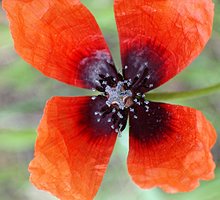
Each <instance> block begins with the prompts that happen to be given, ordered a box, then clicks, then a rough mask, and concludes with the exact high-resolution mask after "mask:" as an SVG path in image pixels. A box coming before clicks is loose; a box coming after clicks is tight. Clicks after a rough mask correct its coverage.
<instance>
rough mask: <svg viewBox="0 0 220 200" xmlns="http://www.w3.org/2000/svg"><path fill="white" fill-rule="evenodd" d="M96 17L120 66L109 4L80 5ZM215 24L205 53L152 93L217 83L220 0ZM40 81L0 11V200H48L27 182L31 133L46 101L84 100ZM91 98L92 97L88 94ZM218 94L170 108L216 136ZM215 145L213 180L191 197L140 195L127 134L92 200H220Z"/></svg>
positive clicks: (106, 0)
mask: <svg viewBox="0 0 220 200" xmlns="http://www.w3.org/2000/svg"><path fill="white" fill-rule="evenodd" d="M82 2H83V3H85V5H87V6H88V8H89V9H90V10H91V11H92V13H93V14H94V15H95V17H96V19H97V21H98V23H99V25H100V27H101V29H102V31H103V33H104V35H105V38H106V40H107V41H108V44H109V46H110V49H111V50H112V53H113V57H114V59H115V61H116V64H117V66H120V57H119V44H118V38H117V31H116V25H115V21H114V15H113V0H94V1H91V0H83V1H82ZM215 3H216V7H215V22H214V30H213V35H212V38H211V40H210V41H209V43H208V45H207V47H206V49H205V51H203V53H202V54H201V55H200V56H199V57H198V58H197V59H196V60H195V61H194V62H193V64H192V65H191V66H190V67H188V68H187V69H186V70H184V71H183V72H182V73H181V74H179V75H178V76H176V77H175V78H174V79H172V80H171V81H169V82H168V83H167V84H165V85H164V86H162V87H160V88H158V89H157V91H181V90H190V89H196V88H202V87H206V86H210V85H212V84H215V83H219V82H220V1H219V0H216V1H215ZM180 48H181V47H180ZM86 94H88V91H86V90H81V89H77V88H73V87H70V86H67V85H65V84H62V83H60V82H57V81H55V80H52V79H49V78H46V77H44V76H43V75H42V74H41V73H39V72H38V71H37V70H35V69H34V68H32V67H30V66H29V65H28V64H27V63H25V62H24V61H23V60H22V59H21V58H19V57H18V56H17V54H16V53H15V51H14V48H13V42H12V39H11V35H10V33H9V29H8V22H7V20H6V17H5V13H4V12H3V11H2V9H1V10H0V200H13V199H16V200H52V199H56V198H54V197H52V195H50V194H48V193H46V192H42V191H38V190H37V189H35V188H34V187H33V186H31V185H30V183H29V182H28V177H29V174H28V171H27V167H28V163H29V161H30V160H31V159H32V157H33V148H34V142H35V138H36V132H35V130H36V128H37V126H38V123H39V120H40V118H41V115H42V112H43V108H44V104H45V102H46V100H47V99H49V98H50V97H51V96H56V95H60V96H77V95H86ZM90 94H91V93H90ZM219 99H220V95H219V94H213V95H210V96H208V97H203V98H199V99H193V100H190V101H189V100H188V101H173V102H172V103H176V104H181V105H187V106H191V107H194V108H196V109H199V110H201V111H203V113H204V114H205V115H206V116H207V118H208V119H209V120H210V121H211V122H212V123H213V124H214V126H215V128H216V129H217V132H218V133H220V121H219V116H220V101H219ZM219 152H220V142H219V141H218V142H217V143H216V145H215V147H214V148H213V154H214V157H215V160H216V163H217V168H216V178H215V180H213V181H208V182H202V183H201V186H200V187H199V188H198V189H196V190H195V191H193V192H190V193H182V194H175V195H170V194H165V193H164V192H162V191H161V190H159V189H152V190H142V189H139V188H138V186H136V185H135V184H134V183H132V182H131V180H130V178H129V175H128V173H127V168H126V156H127V153H128V130H127V129H126V130H125V131H124V133H123V137H121V138H119V139H118V141H117V144H116V147H115V150H114V153H113V155H112V157H111V162H110V164H109V167H108V170H107V173H106V175H105V177H104V180H103V183H102V185H101V188H100V190H99V192H98V194H97V196H96V200H120V199H126V200H174V199H175V200H183V199H189V200H190V199H193V200H194V199H195V200H197V199H200V200H218V199H220V190H219V188H220V165H219V163H220V153H219Z"/></svg>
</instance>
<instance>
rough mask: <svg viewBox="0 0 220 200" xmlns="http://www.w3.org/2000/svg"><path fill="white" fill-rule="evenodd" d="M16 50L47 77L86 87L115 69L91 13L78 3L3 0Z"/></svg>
mask: <svg viewBox="0 0 220 200" xmlns="http://www.w3.org/2000/svg"><path fill="white" fill-rule="evenodd" d="M3 8H4V9H5V10H6V12H7V16H8V19H9V21H10V29H11V33H12V36H13V39H14V44H15V49H16V50H17V52H18V54H19V55H20V56H21V57H22V58H24V59H25V60H26V61H27V62H28V63H30V64H31V65H32V66H33V67H35V68H37V69H38V70H40V71H41V72H42V73H43V74H45V75H46V76H49V77H51V78H55V79H57V80H59V81H62V82H65V83H67V84H71V85H73V86H78V87H83V88H90V89H91V88H97V87H98V86H100V84H99V79H100V76H99V75H100V74H103V75H106V74H107V73H108V74H109V75H112V76H113V77H116V69H115V67H114V63H113V61H112V57H111V55H110V52H109V49H108V47H107V45H106V42H105V40H104V38H103V35H102V33H101V31H100V29H99V27H98V25H97V23H96V21H95V19H94V17H93V16H92V14H91V13H90V12H89V11H88V10H87V9H86V7H84V6H83V5H82V4H81V3H80V1H79V0H28V1H27V0H4V1H3Z"/></svg>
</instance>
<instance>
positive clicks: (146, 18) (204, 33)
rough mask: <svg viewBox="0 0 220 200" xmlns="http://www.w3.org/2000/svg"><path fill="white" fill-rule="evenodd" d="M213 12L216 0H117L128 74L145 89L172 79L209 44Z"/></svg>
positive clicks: (119, 29) (119, 25)
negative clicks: (136, 79)
mask: <svg viewBox="0 0 220 200" xmlns="http://www.w3.org/2000/svg"><path fill="white" fill-rule="evenodd" d="M213 15H214V5H213V2H212V0H199V1H198V0H196V1H190V0H178V1H175V0H166V1H165V0H164V1H162V0H161V1H159V0H132V1H131V0H115V17H116V22H117V27H118V32H119V39H120V47H121V57H122V65H123V73H124V76H125V78H126V79H131V80H132V81H134V79H135V78H139V79H140V80H139V81H138V82H137V83H136V87H139V90H141V91H143V92H145V91H149V90H151V89H153V88H155V87H158V86H159V85H161V84H163V83H164V82H166V81H168V80H169V79H171V78H172V77H173V76H175V75H176V74H177V73H179V72H180V71H181V70H182V69H184V68H185V67H186V66H188V65H189V64H190V63H191V62H192V61H193V59H194V58H196V57H197V56H198V55H199V54H200V52H201V51H202V49H203V48H204V46H205V45H206V43H207V41H208V39H209V38H210V35H211V30H212V23H213ZM136 76H137V77H136Z"/></svg>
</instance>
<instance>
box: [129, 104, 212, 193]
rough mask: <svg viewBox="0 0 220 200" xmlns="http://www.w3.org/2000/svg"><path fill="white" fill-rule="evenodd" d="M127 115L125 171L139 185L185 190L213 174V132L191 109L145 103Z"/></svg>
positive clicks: (210, 126)
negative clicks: (127, 135) (127, 140)
mask: <svg viewBox="0 0 220 200" xmlns="http://www.w3.org/2000/svg"><path fill="white" fill-rule="evenodd" d="M135 113H136V115H137V117H138V118H137V119H135V118H134V114H133V113H131V114H130V139H129V143H130V144H129V146H130V147H129V154H128V160H127V162H128V170H129V173H130V175H131V177H132V179H133V181H134V182H135V183H136V184H138V185H139V186H140V187H142V188H152V187H160V188H162V189H163V190H165V191H166V192H170V193H175V192H187V191H191V190H193V189H195V188H196V187H197V186H198V185H199V180H200V179H201V180H209V179H212V178H213V177H214V168H215V163H214V162H213V158H212V154H211V152H210V149H211V148H212V146H213V145H214V143H215V141H216V132H215V129H214V128H213V127H212V125H211V124H210V122H209V121H207V119H206V118H205V117H204V115H203V114H202V113H201V112H200V111H197V110H195V109H193V108H189V107H183V106H176V105H169V104H162V103H149V104H148V107H147V108H144V107H142V106H135Z"/></svg>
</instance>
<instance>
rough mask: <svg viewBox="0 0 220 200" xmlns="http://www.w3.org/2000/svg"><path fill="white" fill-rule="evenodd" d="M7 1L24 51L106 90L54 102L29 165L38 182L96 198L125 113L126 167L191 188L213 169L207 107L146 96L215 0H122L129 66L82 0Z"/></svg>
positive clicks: (64, 193)
mask: <svg viewBox="0 0 220 200" xmlns="http://www.w3.org/2000/svg"><path fill="white" fill-rule="evenodd" d="M3 7H4V9H5V10H6V12H7V15H8V18H9V21H10V28H11V32H12V36H13V38H14V42H15V48H16V50H17V52H18V53H19V54H20V55H21V57H23V58H24V59H25V60H26V61H27V62H29V63H30V64H31V65H32V66H34V67H35V68H37V69H38V70H40V71H41V72H42V73H44V74H45V75H47V76H49V77H51V78H55V79H57V80H59V81H62V82H65V83H67V84H70V85H73V86H78V87H82V88H89V89H92V88H94V89H96V90H98V91H100V92H103V95H99V96H97V97H92V98H91V97H53V98H52V99H50V100H49V101H48V102H47V105H46V108H45V112H44V115H43V118H42V120H41V122H40V125H39V128H38V138H37V142H36V149H35V158H34V159H33V161H32V162H31V164H30V167H29V170H30V173H31V182H32V183H33V184H34V185H36V187H38V188H39V189H43V190H47V191H50V192H51V193H53V194H54V195H56V196H57V197H59V198H60V199H63V200H70V199H80V200H83V199H86V200H89V199H92V198H93V197H94V196H95V194H96V193H97V190H98V188H99V186H100V184H101V181H102V179H103V176H104V173H105V171H106V168H107V164H108V162H109V158H110V155H111V153H112V150H113V147H114V144H115V141H116V137H117V134H118V133H120V132H121V131H123V129H124V128H125V125H126V122H127V118H128V116H129V123H130V131H129V137H130V139H129V145H130V149H129V154H128V163H127V164H128V171H129V173H130V175H131V177H132V179H133V181H134V182H135V183H137V184H138V185H139V186H140V187H142V188H151V187H154V186H158V187H160V188H162V189H163V190H165V191H167V192H178V191H182V192H184V191H190V190H192V189H194V188H195V187H197V186H198V185H199V180H200V179H203V180H208V179H211V178H213V176H214V174H213V171H214V168H215V164H214V162H213V160H212V155H211V153H210V149H211V148H212V146H213V144H214V143H215V140H216V133H215V130H214V128H213V127H212V125H211V124H210V122H208V121H207V120H206V118H205V117H204V115H203V114H202V113H201V112H200V111H197V110H195V109H193V108H188V107H183V106H177V105H170V104H164V103H158V102H149V101H146V100H145V99H144V93H146V92H148V91H150V90H152V89H154V88H156V87H158V86H160V85H161V84H163V83H165V82H166V81H168V80H169V79H171V78H172V77H173V76H175V75H176V74H177V73H179V72H180V71H181V70H182V69H184V68H185V67H186V66H187V65H188V64H190V63H191V62H192V60H193V59H194V58H195V57H196V56H198V54H199V53H200V52H201V50H202V49H203V48H204V46H205V44H206V43H207V41H208V39H209V37H210V34H211V29H212V22H213V13H214V11H213V10H214V9H213V7H214V6H213V3H212V1H211V0H196V1H186V0H179V1H175V0H167V1H156V0H133V1H129V0H115V2H114V9H115V17H116V22H117V26H118V32H119V38H120V46H121V57H122V66H123V76H122V75H120V74H119V73H117V71H116V68H115V65H114V62H113V60H112V57H111V54H110V51H109V49H108V47H107V45H106V43H105V41H104V38H103V36H102V33H101V31H100V29H99V27H98V25H97V24H96V21H95V19H94V17H93V16H92V15H91V13H90V12H89V11H88V10H87V9H86V8H85V7H84V6H83V5H82V4H81V3H80V1H79V0H3Z"/></svg>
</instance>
